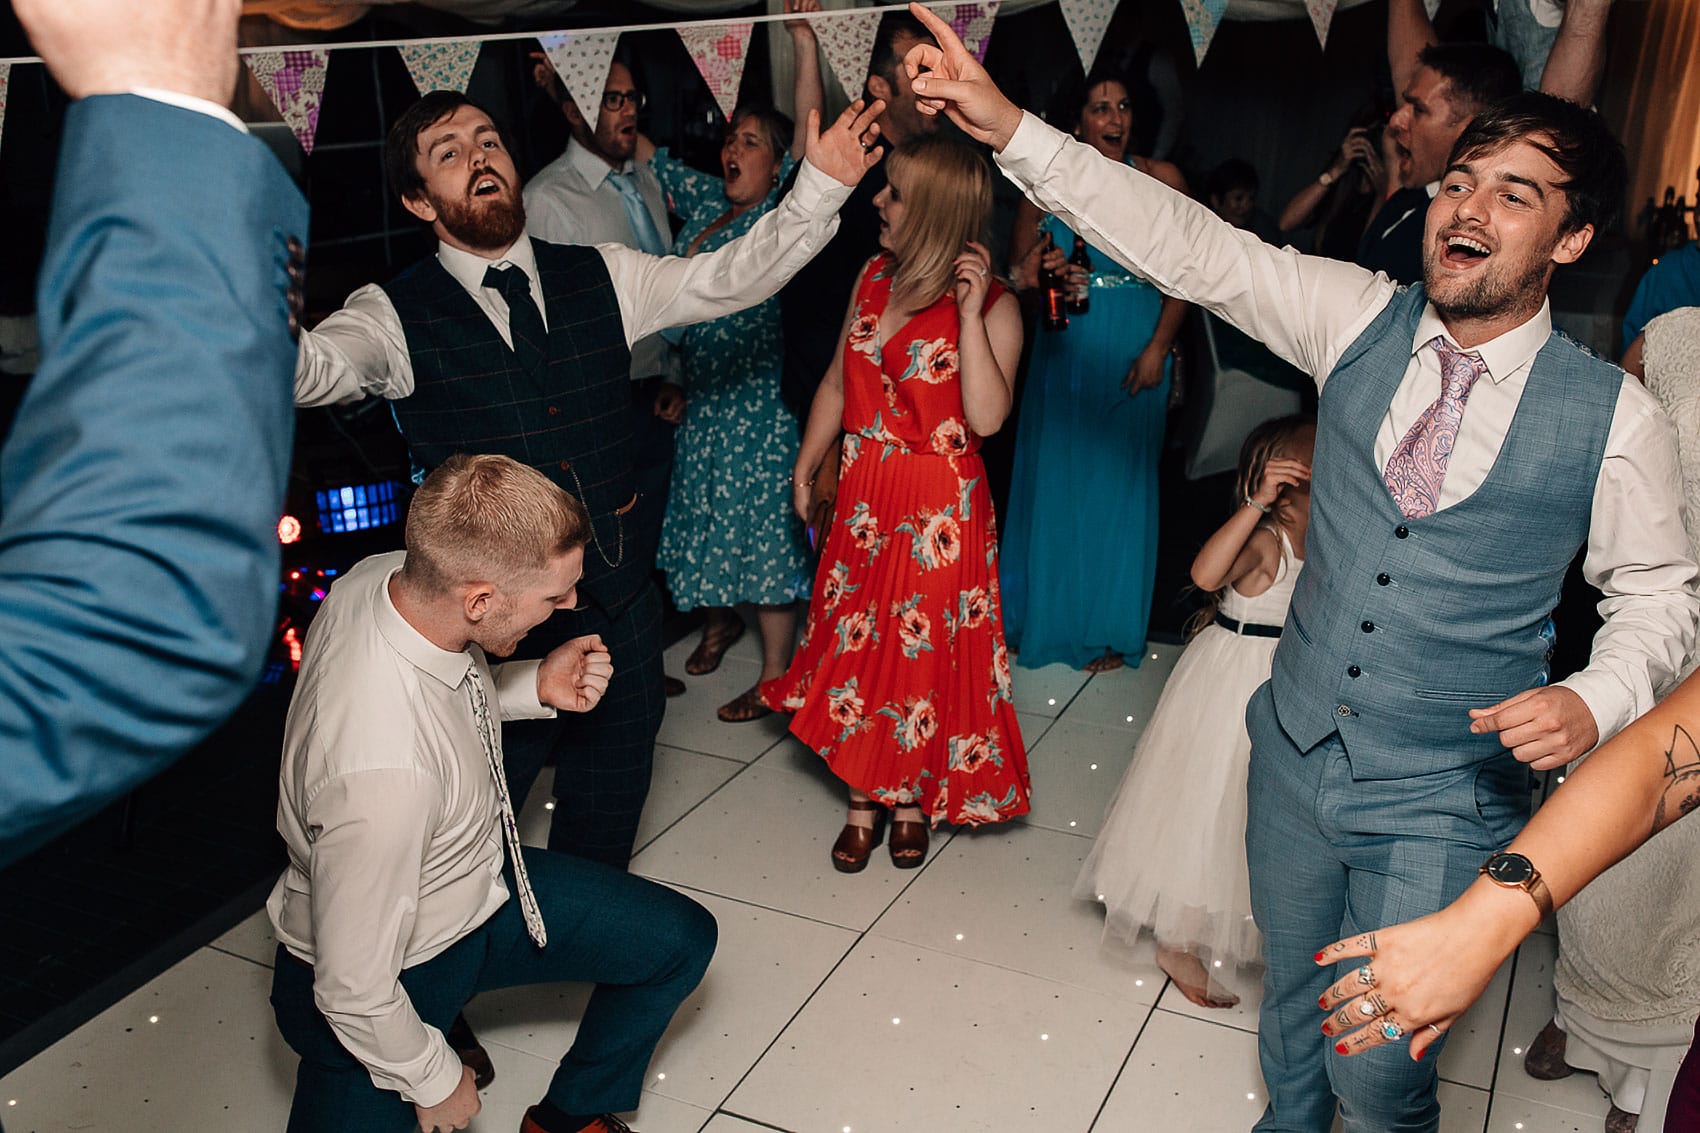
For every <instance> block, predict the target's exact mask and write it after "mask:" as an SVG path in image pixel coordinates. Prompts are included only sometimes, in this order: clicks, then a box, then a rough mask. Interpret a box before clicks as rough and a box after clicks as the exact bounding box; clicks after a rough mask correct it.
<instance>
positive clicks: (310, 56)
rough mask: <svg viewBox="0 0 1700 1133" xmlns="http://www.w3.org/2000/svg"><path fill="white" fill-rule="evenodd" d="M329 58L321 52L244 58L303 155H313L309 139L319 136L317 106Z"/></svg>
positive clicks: (260, 54)
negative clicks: (292, 133)
mask: <svg viewBox="0 0 1700 1133" xmlns="http://www.w3.org/2000/svg"><path fill="white" fill-rule="evenodd" d="M329 58H330V52H329V51H324V50H320V51H259V52H256V53H254V54H252V55H249V56H247V63H248V70H249V71H250V72H251V73H252V74H253V76H254V78H255V79H257V80H259V83H260V86H262V87H264V88H265V92H266V96H267V97H268V98H270V99H271V100H272V105H273V106H275V107H276V108H277V112H278V113H279V114H281V115H283V120H284V121H285V122H287V123H289V128H290V129H291V130H294V131H295V139H296V141H298V142H300V143H301V148H302V150H304V151H305V152H307V153H312V152H313V137H314V135H316V134H317V133H318V132H319V104H320V103H321V102H323V101H324V98H325V65H326V62H327V61H328V60H329Z"/></svg>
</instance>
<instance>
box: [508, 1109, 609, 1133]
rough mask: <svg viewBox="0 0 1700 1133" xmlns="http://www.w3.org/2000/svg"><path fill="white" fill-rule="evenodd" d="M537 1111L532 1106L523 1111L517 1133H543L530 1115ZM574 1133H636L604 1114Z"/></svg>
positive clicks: (542, 1129) (541, 1128)
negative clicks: (523, 1115) (523, 1114)
mask: <svg viewBox="0 0 1700 1133" xmlns="http://www.w3.org/2000/svg"><path fill="white" fill-rule="evenodd" d="M536 1109H537V1107H536V1106H532V1107H531V1109H528V1110H526V1111H525V1117H524V1118H523V1119H521V1121H520V1123H519V1133H545V1130H544V1128H543V1126H541V1125H539V1124H537V1119H536V1118H534V1117H532V1116H531V1115H532V1113H533V1112H534V1111H535V1110H536ZM576 1133H637V1130H636V1129H633V1128H632V1127H631V1126H630V1125H627V1124H626V1123H625V1122H624V1121H621V1120H620V1119H619V1118H617V1117H615V1116H614V1115H613V1114H611V1113H604V1114H601V1115H600V1116H598V1117H597V1118H595V1119H594V1120H593V1121H591V1123H590V1124H589V1125H581V1126H579V1128H578V1129H577V1131H576Z"/></svg>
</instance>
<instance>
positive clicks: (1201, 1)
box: [1181, 0, 1228, 66]
mask: <svg viewBox="0 0 1700 1133" xmlns="http://www.w3.org/2000/svg"><path fill="white" fill-rule="evenodd" d="M1227 10H1228V0H1181V11H1182V12H1184V13H1186V30H1187V31H1188V33H1190V34H1191V36H1192V54H1193V58H1194V60H1195V61H1196V62H1197V63H1198V64H1199V66H1203V65H1204V53H1205V52H1206V51H1209V50H1210V41H1211V40H1212V39H1214V38H1215V36H1216V25H1217V24H1219V23H1221V22H1222V13H1223V12H1225V11H1227Z"/></svg>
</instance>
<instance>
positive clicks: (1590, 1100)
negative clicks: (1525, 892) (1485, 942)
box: [1493, 933, 1611, 1118]
mask: <svg viewBox="0 0 1700 1133" xmlns="http://www.w3.org/2000/svg"><path fill="white" fill-rule="evenodd" d="M1557 958H1558V941H1557V940H1556V939H1554V938H1553V937H1550V936H1546V935H1543V934H1541V933H1535V934H1533V935H1531V936H1530V937H1529V939H1528V940H1526V941H1524V942H1523V946H1522V947H1521V948H1519V949H1518V950H1517V972H1516V974H1515V975H1514V976H1513V977H1512V980H1511V1005H1510V1009H1509V1010H1508V1011H1507V1012H1506V1019H1505V1033H1504V1035H1503V1037H1502V1038H1501V1040H1500V1045H1499V1074H1498V1076H1497V1077H1496V1078H1495V1079H1494V1083H1493V1092H1494V1096H1495V1097H1509V1098H1520V1099H1523V1100H1525V1101H1533V1102H1539V1103H1541V1104H1542V1105H1548V1106H1556V1107H1558V1108H1559V1109H1566V1110H1571V1111H1573V1112H1575V1113H1582V1114H1590V1115H1593V1116H1595V1117H1597V1118H1604V1117H1605V1115H1606V1111H1607V1110H1608V1109H1610V1108H1611V1101H1610V1099H1609V1098H1607V1097H1606V1095H1605V1092H1604V1091H1602V1090H1601V1089H1600V1085H1599V1080H1598V1079H1596V1078H1595V1077H1594V1076H1593V1075H1592V1074H1572V1075H1571V1076H1570V1077H1568V1078H1562V1079H1560V1080H1559V1081H1557V1082H1541V1081H1538V1080H1536V1079H1534V1078H1531V1077H1529V1075H1528V1074H1526V1073H1525V1072H1524V1070H1523V1054H1524V1052H1525V1051H1527V1050H1528V1049H1529V1044H1530V1043H1531V1042H1533V1041H1534V1039H1535V1036H1536V1035H1538V1034H1540V1031H1541V1028H1542V1027H1544V1026H1546V1025H1547V1023H1548V1022H1549V1021H1551V1019H1552V1013H1553V1003H1554V1001H1553V991H1552V968H1553V962H1554V961H1555V960H1556V959H1557Z"/></svg>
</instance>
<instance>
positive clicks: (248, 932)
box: [212, 909, 277, 968]
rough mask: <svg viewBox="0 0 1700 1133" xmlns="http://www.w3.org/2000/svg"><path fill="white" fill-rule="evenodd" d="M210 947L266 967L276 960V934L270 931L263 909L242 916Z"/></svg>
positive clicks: (270, 925)
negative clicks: (236, 923) (234, 925)
mask: <svg viewBox="0 0 1700 1133" xmlns="http://www.w3.org/2000/svg"><path fill="white" fill-rule="evenodd" d="M212 947H214V948H217V949H220V950H222V951H225V952H229V953H231V954H232V955H234V956H242V957H246V958H247V959H249V960H252V961H254V963H256V964H264V965H265V966H266V967H268V968H269V967H271V966H272V964H273V963H274V962H275V961H276V960H277V936H276V934H274V933H273V932H272V922H271V918H270V917H268V916H266V911H265V910H264V909H261V910H259V911H258V912H256V913H253V914H252V915H250V916H248V917H246V918H244V919H243V920H242V922H241V923H240V924H238V925H237V926H236V927H235V928H233V929H231V930H230V931H229V932H227V933H225V934H224V935H223V936H220V937H218V938H217V939H216V940H214V941H213V942H212Z"/></svg>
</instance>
